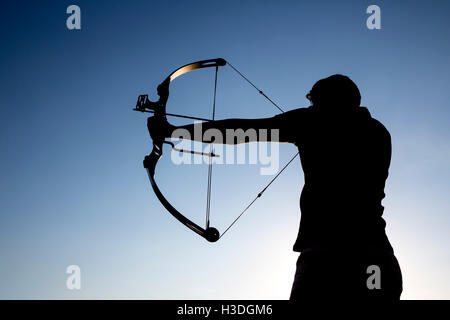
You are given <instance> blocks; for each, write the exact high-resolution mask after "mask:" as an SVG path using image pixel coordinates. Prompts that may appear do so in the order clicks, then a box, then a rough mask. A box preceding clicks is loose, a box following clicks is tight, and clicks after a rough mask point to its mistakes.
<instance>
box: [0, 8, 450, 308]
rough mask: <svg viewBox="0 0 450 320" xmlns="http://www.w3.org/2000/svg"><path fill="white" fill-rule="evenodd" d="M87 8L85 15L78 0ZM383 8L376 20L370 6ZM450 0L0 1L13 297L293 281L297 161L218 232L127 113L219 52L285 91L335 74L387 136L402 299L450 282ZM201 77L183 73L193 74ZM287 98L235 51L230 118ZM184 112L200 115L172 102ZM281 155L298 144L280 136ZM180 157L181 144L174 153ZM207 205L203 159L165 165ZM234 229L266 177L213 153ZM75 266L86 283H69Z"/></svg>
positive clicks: (256, 293)
mask: <svg viewBox="0 0 450 320" xmlns="http://www.w3.org/2000/svg"><path fill="white" fill-rule="evenodd" d="M71 4H77V5H79V6H80V8H81V14H82V17H81V26H82V29H81V30H78V31H70V30H68V29H67V28H66V18H67V14H66V8H67V6H69V5H71ZM371 4H377V5H379V6H380V8H381V19H382V20H381V24H382V29H381V30H368V29H367V28H366V19H367V17H368V15H367V14H366V8H367V7H368V6H369V5H371ZM449 10H450V4H449V3H448V2H447V1H373V2H372V1H300V0H298V1H227V2H226V5H225V4H224V2H223V1H183V2H180V1H132V2H131V1H95V2H94V1H77V2H72V1H58V2H55V1H33V2H26V1H14V3H13V4H6V3H2V4H1V6H0V12H1V19H0V24H1V28H0V33H1V38H0V39H1V40H0V41H1V47H2V49H1V50H0V70H1V72H0V83H1V86H0V88H1V89H0V101H1V108H0V112H1V117H0V123H1V125H0V130H1V135H0V148H1V150H2V151H1V157H0V170H1V177H2V179H0V191H1V192H0V203H1V206H0V209H1V210H0V261H1V263H0V274H1V275H2V276H1V280H0V298H4V299H5V298H7V299H10V298H26V299H27V298H35V299H36V298H37V299H41V298H67V299H79V298H106V299H108V298H136V299H141V298H146V299H177V298H180V299H188V298H190V299H197V298H198V299H216V298H224V299H247V298H248V299H286V298H288V296H289V290H290V287H291V284H292V280H293V274H294V271H295V261H296V258H297V254H296V253H294V252H293V251H292V250H291V248H292V245H293V242H294V240H295V237H296V235H297V228H298V222H299V219H300V212H299V207H298V201H299V194H300V190H301V187H302V185H303V174H302V172H301V168H300V164H299V162H298V161H296V162H295V163H293V164H292V165H291V166H290V167H289V168H288V169H287V171H286V173H284V174H283V175H282V176H281V177H280V178H279V179H278V180H277V182H276V183H275V184H274V185H273V186H271V189H269V190H268V191H267V192H266V194H265V195H264V197H263V198H261V199H260V200H259V201H258V202H257V203H256V204H255V205H254V206H253V207H252V208H251V210H249V211H248V212H247V214H246V215H245V216H243V218H242V219H241V220H240V221H239V223H238V224H237V225H236V226H235V227H234V228H233V229H231V230H230V232H229V233H227V235H226V237H224V238H223V239H221V241H219V242H218V243H215V244H210V243H207V242H206V241H204V240H203V239H201V238H200V237H198V236H197V235H195V234H194V233H192V232H190V231H189V230H187V228H185V227H184V226H182V225H181V224H179V223H178V222H177V221H176V220H175V219H174V218H173V217H171V216H170V215H168V214H167V213H166V212H165V210H164V209H163V207H162V206H161V204H160V203H159V201H158V200H157V199H156V197H155V196H154V194H153V192H152V191H151V189H150V185H149V182H148V179H147V176H146V173H145V171H144V169H143V168H142V159H143V157H144V155H145V154H147V153H148V152H149V151H150V148H151V140H150V139H149V137H148V133H147V129H146V117H145V116H144V115H143V114H138V113H136V112H132V111H131V108H132V106H133V105H134V104H135V102H136V98H137V96H138V95H139V94H142V93H148V94H149V95H150V96H151V97H152V98H154V97H155V94H156V86H157V85H158V83H159V82H161V81H162V80H163V79H164V77H166V76H167V75H168V74H169V73H170V72H171V71H172V70H173V69H175V68H176V67H178V66H181V65H183V64H186V63H188V62H192V61H196V60H201V59H208V58H216V57H223V58H225V59H227V60H229V61H230V62H231V63H233V65H235V66H236V67H238V68H239V69H240V70H241V71H242V72H244V73H245V74H246V75H247V76H248V77H249V78H250V79H251V80H252V81H254V82H255V83H256V84H257V85H258V86H259V87H261V88H262V89H264V91H265V92H266V93H267V94H268V95H269V96H270V97H271V98H273V99H274V100H275V101H277V103H279V104H280V105H281V106H283V108H284V109H286V110H290V109H294V108H296V107H302V106H307V105H308V104H307V102H308V101H306V99H305V98H304V96H305V93H306V92H307V91H308V90H309V89H310V88H311V86H312V85H313V84H314V82H315V81H317V80H318V79H320V78H323V77H326V76H328V75H331V74H334V73H342V74H346V75H348V76H350V77H351V78H352V79H353V80H354V81H355V82H356V83H357V84H358V86H359V88H360V91H361V93H362V105H365V106H367V107H368V108H369V110H370V111H371V113H372V115H373V116H374V117H375V118H377V119H378V120H380V121H381V122H383V123H384V124H385V126H386V127H387V128H388V129H389V131H390V132H391V135H392V139H393V157H392V165H391V169H390V176H389V178H388V182H387V186H386V193H387V197H386V199H385V200H384V202H383V203H384V205H385V208H386V209H385V219H386V220H387V223H388V227H387V233H388V236H389V237H390V239H391V242H392V244H393V246H394V249H395V251H396V254H397V256H398V259H399V261H400V264H401V266H402V269H403V275H404V294H403V298H405V299H418V298H425V299H431V298H440V299H448V298H450V276H449V273H448V270H449V268H450V254H449V251H448V245H449V243H450V235H449V233H448V229H449V225H450V217H449V215H448V213H449V212H450V200H449V185H448V181H449V178H450V171H449V163H450V148H449V144H448V141H449V138H450V129H449V126H448V123H449V115H450V112H449V107H448V101H449V99H450V91H449V90H448V88H449V85H450V70H449V69H450V65H449V63H448V59H449V56H450V43H449V39H450V26H449V24H448V12H449ZM213 76H214V74H213V72H212V70H202V71H198V72H193V73H192V74H189V75H186V76H184V77H183V78H180V79H177V80H176V82H174V84H173V86H172V91H171V97H170V100H169V104H168V111H169V110H170V112H175V113H183V114H191V115H197V116H204V117H208V116H209V115H210V112H211V107H210V106H211V101H212V89H213ZM188 79H189V81H188ZM276 112H277V110H275V109H274V107H273V106H271V105H270V104H269V103H267V102H266V101H265V100H264V99H263V98H262V97H260V96H258V95H257V93H255V92H254V90H253V89H252V88H251V87H249V86H248V84H246V83H245V82H243V81H242V79H240V78H239V77H237V76H236V75H235V74H234V73H233V72H232V71H231V70H230V68H228V67H225V68H223V70H220V72H219V88H218V96H217V113H216V117H217V118H219V119H220V118H228V117H266V116H271V115H274V114H276ZM173 122H174V123H175V124H182V123H186V122H185V121H181V120H173ZM280 152H281V162H285V161H287V160H289V158H290V157H291V155H292V154H294V152H295V148H294V147H293V146H289V145H282V146H280ZM166 156H167V155H166ZM157 174H158V176H157V178H158V182H159V183H160V185H161V188H162V189H163V192H164V193H165V194H166V195H167V197H168V198H169V199H170V201H171V202H173V203H174V204H175V205H176V206H177V208H179V209H180V211H182V212H183V213H185V214H186V216H189V217H192V218H193V219H194V220H195V221H198V222H199V223H200V224H201V223H202V221H203V219H204V207H205V198H206V194H205V190H206V189H205V187H206V182H207V180H206V178H207V166H206V165H205V166H175V165H173V164H172V163H171V162H170V159H169V157H166V158H165V159H162V160H161V162H160V163H159V166H158V168H157ZM213 178H214V181H213V182H214V184H213V199H212V210H211V211H212V213H211V215H212V216H211V219H212V225H213V226H215V227H217V228H218V229H219V230H223V228H225V227H226V226H227V225H228V224H229V223H230V222H231V221H232V220H233V219H234V217H236V216H237V215H238V214H239V212H240V211H241V210H242V209H243V208H244V207H245V205H246V204H247V203H248V202H249V201H250V200H251V199H252V198H253V197H254V196H255V195H256V194H257V192H258V191H259V189H260V188H261V187H263V186H264V184H265V183H267V181H268V180H269V179H270V177H267V176H260V175H259V167H258V166H257V165H230V166H216V167H215V168H214V177H213ZM72 264H76V265H79V266H80V268H81V272H82V289H81V290H68V289H67V288H66V286H65V281H66V277H67V275H66V274H65V270H66V267H67V266H68V265H72Z"/></svg>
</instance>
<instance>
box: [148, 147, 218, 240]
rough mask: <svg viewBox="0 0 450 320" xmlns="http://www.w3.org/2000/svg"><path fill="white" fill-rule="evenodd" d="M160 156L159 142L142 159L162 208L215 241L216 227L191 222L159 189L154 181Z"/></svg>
mask: <svg viewBox="0 0 450 320" xmlns="http://www.w3.org/2000/svg"><path fill="white" fill-rule="evenodd" d="M161 156H162V143H161V144H158V143H155V144H154V145H153V150H152V152H151V153H150V154H149V155H148V156H146V157H145V159H144V168H145V169H146V170H147V174H148V178H149V180H150V183H151V185H152V188H153V191H154V192H155V195H156V197H157V198H158V200H159V201H160V202H161V204H162V205H163V206H164V208H166V210H167V211H168V212H169V213H170V214H171V215H172V216H174V217H175V218H176V219H177V220H178V221H180V222H181V223H182V224H184V225H185V226H186V227H188V228H189V229H191V230H192V231H194V232H195V233H197V234H198V235H200V236H202V237H203V238H205V239H206V240H208V241H210V242H216V241H217V240H219V237H220V234H219V231H218V230H217V229H216V228H212V227H210V228H206V229H203V228H202V227H200V226H199V225H197V224H196V223H194V222H192V221H191V220H190V219H188V218H186V217H185V216H184V215H183V214H181V213H180V212H179V211H178V210H177V209H175V208H174V207H173V206H172V205H171V204H170V203H169V201H167V199H166V198H165V197H164V195H163V194H162V192H161V190H160V189H159V187H158V185H157V184H156V181H155V169H156V164H157V163H158V160H159V159H160V158H161Z"/></svg>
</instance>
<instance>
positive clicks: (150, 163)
mask: <svg viewBox="0 0 450 320" xmlns="http://www.w3.org/2000/svg"><path fill="white" fill-rule="evenodd" d="M226 64H227V61H225V60H224V59H222V58H218V59H209V60H201V61H197V62H192V63H189V64H186V65H184V66H182V67H180V68H178V69H176V70H175V71H173V72H172V73H171V74H170V75H169V76H168V77H167V78H166V79H165V80H164V81H163V82H162V83H161V84H160V85H159V86H158V88H157V93H158V95H159V99H158V101H156V102H152V101H150V100H149V99H148V95H140V96H139V97H138V100H137V103H136V107H135V108H134V109H133V110H135V111H140V112H150V113H153V114H154V117H158V118H161V119H162V120H164V119H165V117H166V116H174V117H181V118H187V119H193V120H201V121H211V120H214V114H215V101H216V89H217V73H218V68H219V67H222V66H225V65H226ZM228 65H229V66H230V67H231V68H232V69H233V70H234V71H236V72H237V73H238V74H239V75H240V76H241V77H242V78H243V79H245V80H246V81H247V82H248V83H249V84H250V85H252V86H253V87H254V88H255V89H256V90H258V92H259V93H260V94H261V95H263V96H264V97H265V98H266V99H267V100H269V101H270V102H271V103H272V104H273V105H274V106H275V107H276V108H277V109H278V110H280V111H281V112H284V111H283V110H282V109H281V108H280V107H279V106H278V105H277V104H276V103H275V102H273V101H272V100H271V99H270V98H269V97H268V96H267V95H266V94H265V93H264V92H263V91H261V90H260V89H258V88H257V87H256V86H255V85H254V84H253V83H252V82H251V81H250V80H249V79H247V78H246V77H245V76H244V75H243V74H242V73H241V72H239V71H238V70H237V69H236V68H235V67H233V65H231V64H230V63H229V62H228ZM212 67H213V68H215V84H214V103H213V112H212V118H211V119H205V118H199V117H193V116H186V115H180V114H174V113H167V112H166V104H167V100H168V98H169V85H170V83H171V82H172V81H173V80H174V79H176V78H177V77H179V76H181V75H183V74H185V73H187V72H189V71H193V70H196V69H202V68H212ZM149 119H150V118H149ZM164 143H165V144H169V145H170V146H172V148H173V149H174V150H176V151H179V152H189V153H195V154H201V155H205V156H208V157H209V158H210V162H209V170H208V194H207V196H208V197H207V209H206V215H207V218H206V226H205V228H202V227H200V226H199V225H198V224H196V223H194V222H193V221H191V220H190V219H188V218H187V217H185V216H184V215H183V214H181V213H180V212H179V211H178V210H177V209H176V208H175V207H173V206H172V205H171V204H170V203H169V201H168V200H167V199H166V198H165V197H164V195H163V194H162V192H161V190H160V189H159V187H158V185H157V183H156V181H155V169H156V164H157V163H158V160H159V159H160V158H161V156H162V155H163V144H164ZM297 155H298V153H296V154H295V155H294V156H293V157H292V159H291V160H290V161H289V162H288V163H287V164H286V165H285V166H284V167H283V168H282V169H281V170H280V172H278V174H277V175H276V176H275V177H274V178H273V179H272V180H271V181H270V182H269V184H267V185H266V187H265V188H264V189H263V190H261V191H260V192H259V193H258V195H257V196H256V197H255V198H254V199H253V201H251V202H250V204H249V205H248V206H247V207H246V208H245V209H244V210H243V211H242V212H241V213H240V214H239V216H238V217H237V218H236V219H235V220H234V221H233V222H232V223H231V224H230V225H229V226H228V227H227V228H226V229H225V231H224V232H223V233H222V235H220V233H219V231H218V230H217V229H216V228H213V227H210V226H209V209H210V196H211V175H212V161H211V159H212V157H216V156H217V155H215V154H214V153H213V150H212V148H211V150H210V152H209V153H203V152H196V151H190V150H183V149H177V148H175V146H174V144H173V143H172V142H170V141H165V138H164V137H153V149H152V152H151V153H150V154H149V155H147V156H146V157H145V159H144V168H145V169H146V170H147V174H148V177H149V180H150V183H151V185H152V188H153V191H154V192H155V194H156V197H157V198H158V199H159V201H160V202H161V204H162V205H163V206H164V207H165V208H166V210H167V211H168V212H169V213H171V214H172V215H173V216H174V217H175V218H176V219H178V220H179V221H180V222H181V223H182V224H184V225H185V226H187V227H188V228H189V229H191V230H192V231H194V232H195V233H197V234H199V235H200V236H202V237H203V238H205V239H206V240H208V241H210V242H216V241H217V240H219V239H220V238H221V237H222V236H223V235H224V234H225V233H226V232H227V231H228V230H229V229H230V228H231V227H232V226H233V225H234V224H235V222H236V221H237V220H238V219H239V218H240V217H241V216H242V215H243V214H244V213H245V212H246V211H247V210H248V208H250V206H251V205H252V204H253V203H254V202H255V201H256V200H257V199H258V198H259V197H261V195H262V194H263V193H264V191H266V189H267V188H268V187H269V186H270V185H271V184H272V182H274V181H275V179H277V178H278V176H279V175H280V174H281V173H282V172H283V171H284V170H285V169H286V168H287V166H288V165H289V164H290V163H291V162H292V161H293V160H294V159H295V157H297Z"/></svg>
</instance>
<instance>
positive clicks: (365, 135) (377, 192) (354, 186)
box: [282, 107, 392, 251]
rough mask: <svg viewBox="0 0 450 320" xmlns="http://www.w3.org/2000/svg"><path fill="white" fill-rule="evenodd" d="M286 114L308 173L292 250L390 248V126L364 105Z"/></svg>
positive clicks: (284, 116) (302, 110)
mask: <svg viewBox="0 0 450 320" xmlns="http://www.w3.org/2000/svg"><path fill="white" fill-rule="evenodd" d="M282 117H283V118H284V119H289V120H288V123H289V124H288V125H289V126H290V127H291V130H290V131H291V132H292V133H293V135H295V137H294V138H293V139H295V143H296V145H297V146H298V148H299V151H300V157H301V162H302V167H303V171H304V176H305V185H304V188H303V191H302V195H301V199H300V207H301V213H302V217H301V224H300V231H299V235H298V238H297V241H296V243H295V245H294V250H296V251H302V250H303V249H306V248H331V247H333V248H335V247H346V248H357V247H358V248H367V247H369V248H372V249H378V250H383V251H392V247H391V246H390V244H389V241H388V240H387V237H386V235H385V231H384V229H385V221H384V220H383V218H382V217H381V216H382V214H383V209H384V208H383V206H382V204H381V201H382V199H383V198H384V196H385V194H384V186H385V181H386V178H387V176H388V169H389V164H390V158H391V139H390V135H389V132H388V131H387V130H386V128H385V127H384V126H383V125H382V124H381V123H380V122H378V121H377V120H375V119H373V118H372V117H371V116H370V113H369V111H368V110H367V109H366V108H364V107H359V108H355V109H353V110H351V111H346V112H344V113H334V114H326V113H324V112H320V111H318V110H316V109H314V108H313V107H310V108H306V109H298V110H294V111H292V112H288V113H287V114H284V115H282ZM285 121H286V120H285Z"/></svg>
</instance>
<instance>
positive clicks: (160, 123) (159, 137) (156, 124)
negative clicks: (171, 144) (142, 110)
mask: <svg viewBox="0 0 450 320" xmlns="http://www.w3.org/2000/svg"><path fill="white" fill-rule="evenodd" d="M147 128H148V132H149V133H150V137H151V138H152V139H153V142H155V143H162V142H163V141H164V140H165V139H166V138H169V137H170V136H171V135H172V132H173V130H174V126H172V125H171V124H170V123H169V122H168V121H167V119H166V117H158V116H153V117H149V118H148V119H147Z"/></svg>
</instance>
